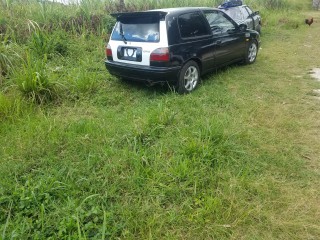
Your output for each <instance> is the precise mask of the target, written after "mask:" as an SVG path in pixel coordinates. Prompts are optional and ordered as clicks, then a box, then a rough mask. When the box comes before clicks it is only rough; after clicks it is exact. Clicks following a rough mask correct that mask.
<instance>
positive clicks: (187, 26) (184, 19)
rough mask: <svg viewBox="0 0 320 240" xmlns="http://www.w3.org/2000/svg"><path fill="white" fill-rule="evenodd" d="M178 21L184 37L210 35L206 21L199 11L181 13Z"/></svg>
mask: <svg viewBox="0 0 320 240" xmlns="http://www.w3.org/2000/svg"><path fill="white" fill-rule="evenodd" d="M178 23H179V29H180V34H181V37H182V38H190V37H199V36H204V35H209V32H208V29H207V27H206V26H207V25H206V22H205V20H204V19H203V18H202V16H201V15H200V14H199V13H187V14H183V15H180V16H179V19H178Z"/></svg>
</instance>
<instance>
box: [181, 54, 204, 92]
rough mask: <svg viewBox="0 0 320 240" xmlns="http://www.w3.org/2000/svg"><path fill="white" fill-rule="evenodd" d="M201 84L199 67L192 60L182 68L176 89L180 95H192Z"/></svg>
mask: <svg viewBox="0 0 320 240" xmlns="http://www.w3.org/2000/svg"><path fill="white" fill-rule="evenodd" d="M199 82H200V71H199V66H198V64H197V63H196V62H195V61H192V60H191V61H189V62H187V63H186V64H185V65H184V66H183V67H182V69H181V71H180V74H179V78H178V82H177V87H176V89H177V91H178V93H179V94H186V93H190V92H192V91H193V90H194V89H195V88H196V87H197V85H198V84H199Z"/></svg>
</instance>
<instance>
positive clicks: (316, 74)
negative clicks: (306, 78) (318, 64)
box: [309, 68, 320, 81]
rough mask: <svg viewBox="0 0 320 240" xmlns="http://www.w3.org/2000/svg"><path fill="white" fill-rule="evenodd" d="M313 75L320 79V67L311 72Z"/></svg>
mask: <svg viewBox="0 0 320 240" xmlns="http://www.w3.org/2000/svg"><path fill="white" fill-rule="evenodd" d="M309 73H310V75H311V77H313V78H315V79H317V80H318V81H320V68H314V69H312V70H311V71H310V72H309Z"/></svg>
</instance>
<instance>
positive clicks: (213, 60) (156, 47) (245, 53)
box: [105, 7, 260, 93]
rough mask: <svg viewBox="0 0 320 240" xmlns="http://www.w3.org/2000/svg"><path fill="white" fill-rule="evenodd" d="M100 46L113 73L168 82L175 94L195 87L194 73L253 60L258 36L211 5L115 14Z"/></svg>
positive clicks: (196, 78)
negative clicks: (108, 35)
mask: <svg viewBox="0 0 320 240" xmlns="http://www.w3.org/2000/svg"><path fill="white" fill-rule="evenodd" d="M112 16H114V17H116V19H117V22H116V24H115V26H114V29H113V31H112V34H111V36H110V40H109V43H108V45H107V48H106V56H107V58H106V61H105V65H106V68H107V69H108V70H109V72H110V73H111V74H113V75H116V76H119V77H123V78H127V79H133V80H142V81H147V82H149V83H158V82H169V83H171V84H174V86H175V87H176V89H177V91H178V92H179V93H188V92H191V91H192V90H194V89H195V87H196V86H197V85H198V83H199V81H200V76H201V75H203V74H206V73H208V72H210V71H212V70H214V69H216V68H219V67H222V66H225V65H228V64H231V63H234V62H237V61H243V62H245V63H247V64H251V63H253V62H255V60H256V57H257V53H258V49H259V44H260V36H259V33H257V32H256V31H252V30H248V29H247V26H246V25H245V24H242V25H238V24H237V23H236V22H235V21H234V20H232V19H231V18H230V17H229V16H228V15H227V14H225V13H224V12H222V11H221V10H219V9H215V8H204V7H202V8H196V7H190V8H171V9H159V10H151V11H146V12H132V13H115V14H112Z"/></svg>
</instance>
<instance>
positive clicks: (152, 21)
mask: <svg viewBox="0 0 320 240" xmlns="http://www.w3.org/2000/svg"><path fill="white" fill-rule="evenodd" d="M111 39H112V40H119V41H132V42H159V40H160V34H159V19H158V18H154V17H149V16H148V17H135V18H124V19H121V20H120V21H118V22H117V23H116V26H115V28H114V30H113V33H112V36H111Z"/></svg>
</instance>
